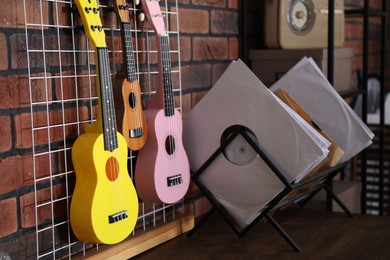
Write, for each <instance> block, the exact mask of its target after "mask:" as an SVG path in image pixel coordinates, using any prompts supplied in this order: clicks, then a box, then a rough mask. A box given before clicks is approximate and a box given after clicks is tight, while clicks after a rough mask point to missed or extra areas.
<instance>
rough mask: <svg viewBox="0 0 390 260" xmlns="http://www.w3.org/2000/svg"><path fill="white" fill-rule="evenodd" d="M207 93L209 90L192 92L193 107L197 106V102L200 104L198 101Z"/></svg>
mask: <svg viewBox="0 0 390 260" xmlns="http://www.w3.org/2000/svg"><path fill="white" fill-rule="evenodd" d="M206 94H207V91H203V92H195V93H192V94H191V103H192V107H195V106H196V104H198V102H199V101H200V100H201V99H202V98H203V97H204V96H206Z"/></svg>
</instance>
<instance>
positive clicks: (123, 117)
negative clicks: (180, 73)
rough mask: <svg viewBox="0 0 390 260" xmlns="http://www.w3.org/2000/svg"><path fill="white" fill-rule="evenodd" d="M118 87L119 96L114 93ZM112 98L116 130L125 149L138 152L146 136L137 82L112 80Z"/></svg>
mask: <svg viewBox="0 0 390 260" xmlns="http://www.w3.org/2000/svg"><path fill="white" fill-rule="evenodd" d="M118 87H120V88H121V91H120V95H118V93H117V92H119V91H116V90H117V88H118ZM119 96H120V97H119ZM114 98H115V111H116V115H117V126H118V129H121V133H122V135H123V137H124V138H125V140H126V142H127V147H128V148H129V149H131V150H133V151H138V150H140V149H141V148H142V147H143V146H144V145H145V142H146V137H147V134H148V133H147V127H146V119H145V115H144V110H143V109H142V103H141V88H140V85H139V83H138V80H134V81H133V82H129V81H128V80H127V79H116V80H114Z"/></svg>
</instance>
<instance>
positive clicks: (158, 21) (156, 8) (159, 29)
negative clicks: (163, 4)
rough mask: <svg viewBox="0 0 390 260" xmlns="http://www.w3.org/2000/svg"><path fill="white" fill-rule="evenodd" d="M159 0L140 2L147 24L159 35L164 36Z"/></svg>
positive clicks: (142, 0)
mask: <svg viewBox="0 0 390 260" xmlns="http://www.w3.org/2000/svg"><path fill="white" fill-rule="evenodd" d="M159 2H160V1H159V0H141V3H142V7H143V10H144V12H145V14H146V18H147V19H148V22H149V23H150V25H151V26H152V27H153V29H154V31H155V32H156V33H157V34H159V35H166V34H167V33H166V30H165V23H164V15H163V14H162V13H161V9H160V4H159Z"/></svg>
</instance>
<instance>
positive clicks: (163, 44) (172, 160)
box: [160, 35, 177, 175]
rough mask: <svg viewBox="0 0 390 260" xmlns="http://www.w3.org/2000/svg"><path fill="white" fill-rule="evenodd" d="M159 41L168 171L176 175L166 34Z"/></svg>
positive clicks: (170, 80) (169, 64)
mask: <svg viewBox="0 0 390 260" xmlns="http://www.w3.org/2000/svg"><path fill="white" fill-rule="evenodd" d="M160 43H161V49H162V50H161V52H162V63H163V70H164V71H163V80H164V92H165V97H166V98H165V102H166V104H165V106H166V108H167V113H168V116H169V117H168V129H169V130H168V133H169V136H171V137H170V138H169V139H168V142H169V151H170V153H171V154H170V157H171V158H170V160H169V162H170V164H169V167H170V171H169V172H170V173H173V175H176V174H177V173H176V170H177V169H176V160H175V156H174V155H173V153H174V151H175V148H176V147H175V136H174V134H175V133H176V130H177V129H176V124H175V120H174V112H175V111H174V105H173V98H174V97H173V93H172V79H171V62H170V56H169V42H168V36H165V35H164V36H161V38H160Z"/></svg>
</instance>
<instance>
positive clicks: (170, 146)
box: [165, 135, 175, 155]
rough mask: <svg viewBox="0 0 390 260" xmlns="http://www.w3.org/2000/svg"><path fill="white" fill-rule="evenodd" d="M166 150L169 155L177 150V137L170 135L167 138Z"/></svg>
mask: <svg viewBox="0 0 390 260" xmlns="http://www.w3.org/2000/svg"><path fill="white" fill-rule="evenodd" d="M165 150H166V151H167V153H168V154H169V155H172V154H173V153H174V152H175V138H173V136H172V135H168V136H167V138H166V139H165Z"/></svg>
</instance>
